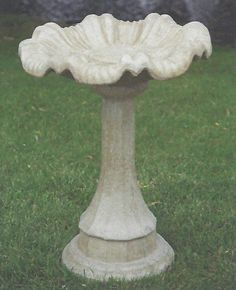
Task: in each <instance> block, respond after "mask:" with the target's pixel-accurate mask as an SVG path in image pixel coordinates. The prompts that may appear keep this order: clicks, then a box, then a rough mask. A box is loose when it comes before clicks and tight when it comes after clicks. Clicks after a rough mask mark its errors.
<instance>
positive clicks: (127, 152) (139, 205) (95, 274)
mask: <svg viewBox="0 0 236 290" xmlns="http://www.w3.org/2000/svg"><path fill="white" fill-rule="evenodd" d="M19 55H20V57H21V61H22V65H23V67H24V69H25V71H26V72H28V73H29V74H31V75H33V76H36V77H42V76H44V75H45V74H46V73H47V72H48V71H50V70H53V71H55V72H56V73H58V74H65V73H66V74H67V75H68V74H69V75H70V76H71V77H72V78H73V79H74V80H75V81H76V82H78V83H85V84H88V85H90V86H92V87H93V88H94V89H95V90H96V91H97V92H98V93H99V94H100V95H101V96H102V97H103V107H102V166H101V174H100V179H99V183H98V187H97V191H96V193H95V196H94V198H93V199H92V201H91V204H90V205H89V207H88V209H87V210H86V211H85V212H84V213H83V214H82V216H81V218H80V222H79V228H80V233H79V234H78V235H77V236H76V237H75V238H73V239H72V241H71V242H70V243H69V244H68V245H67V246H66V247H65V249H64V251H63V254H62V260H63V263H64V264H65V265H66V266H67V267H68V268H69V269H70V270H71V271H73V272H75V273H77V274H80V275H84V276H86V277H88V278H94V279H99V280H106V279H108V278H110V277H114V278H121V279H126V280H129V279H135V278H141V277H143V276H147V275H154V274H158V273H160V272H162V271H164V270H166V269H167V268H168V267H169V266H170V264H171V263H172V262H173V260H174V251H173V249H172V248H171V246H170V245H169V244H168V243H167V242H166V241H165V240H164V239H163V238H162V237H161V236H160V235H159V234H157V233H156V218H155V217H154V215H153V214H152V213H151V212H150V210H149V209H148V207H147V205H146V204H145V202H144V200H143V197H142V194H141V192H140V189H139V187H138V185H137V179H136V173H135V161H134V98H135V96H136V95H138V94H141V93H142V92H143V91H144V90H145V88H146V87H147V85H148V81H149V80H150V79H156V80H166V79H170V78H173V77H177V76H179V75H181V74H183V73H184V72H186V71H187V69H188V68H189V66H190V64H191V62H192V60H193V58H195V57H198V58H200V57H202V56H205V57H209V56H210V55H211V40H210V36H209V32H208V30H207V28H206V27H205V26H204V25H202V24H201V23H199V22H191V23H189V24H186V25H184V26H180V25H178V24H176V23H175V22H174V20H173V19H172V18H171V17H170V16H168V15H159V14H157V13H155V14H150V15H148V16H147V17H146V18H145V19H144V20H141V21H137V22H128V21H127V22H124V21H119V20H117V19H115V18H114V17H113V16H112V15H110V14H103V15H101V16H96V15H89V16H87V17H86V18H85V19H84V20H83V21H82V22H81V23H79V24H77V25H75V26H71V27H66V28H61V27H60V26H58V25H57V24H55V23H47V24H45V25H43V26H39V27H37V28H36V29H35V31H34V33H33V35H32V38H31V39H27V40H24V41H22V42H21V43H20V46H19Z"/></svg>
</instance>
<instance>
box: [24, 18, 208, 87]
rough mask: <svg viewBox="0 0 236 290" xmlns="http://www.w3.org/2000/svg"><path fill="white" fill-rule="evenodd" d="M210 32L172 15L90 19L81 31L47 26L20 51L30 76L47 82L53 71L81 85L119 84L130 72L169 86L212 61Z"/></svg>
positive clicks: (26, 41) (51, 24)
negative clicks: (195, 64) (197, 62)
mask: <svg viewBox="0 0 236 290" xmlns="http://www.w3.org/2000/svg"><path fill="white" fill-rule="evenodd" d="M211 52H212V46H211V39H210V35H209V32H208V29H207V28H206V27H205V26H204V25H203V24H201V23H199V22H190V23H188V24H186V25H184V26H181V25H178V24H176V22H175V21H174V20H173V19H172V18H171V17H170V16H169V15H166V14H163V15H159V14H158V13H152V14H149V15H148V16H147V17H146V18H145V19H144V20H140V21H133V22H129V21H121V20H117V19H116V18H114V17H113V16H112V15H111V14H103V15H101V16H97V15H88V16H87V17H85V18H84V20H83V21H82V22H81V23H79V24H76V25H75V26H71V27H65V28H61V27H60V26H59V25H57V24H55V23H47V24H45V25H42V26H39V27H37V28H36V29H35V31H34V33H33V35H32V38H31V39H27V40H24V41H22V42H21V43H20V45H19V55H20V58H21V61H22V65H23V67H24V69H25V71H26V72H28V73H29V74H31V75H34V76H37V77H42V76H44V75H45V74H46V73H47V72H48V71H49V70H53V71H55V72H56V73H58V74H61V73H64V72H66V71H69V72H70V73H71V75H72V76H73V78H74V79H75V80H76V81H77V82H80V83H87V84H93V85H101V84H114V83H116V82H117V81H118V80H119V79H120V78H121V77H122V75H123V74H124V73H125V72H127V71H128V72H130V73H131V74H132V75H133V76H137V75H139V74H140V73H141V72H142V71H144V70H145V71H147V72H148V74H149V75H150V77H151V78H153V79H157V80H165V79H170V78H173V77H177V76H179V75H181V74H183V73H184V72H185V71H186V70H187V69H188V67H189V66H190V64H191V62H192V60H193V58H194V57H198V58H200V57H202V56H205V57H206V58H208V57H209V56H210V55H211Z"/></svg>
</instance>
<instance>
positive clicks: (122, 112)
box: [79, 96, 156, 240]
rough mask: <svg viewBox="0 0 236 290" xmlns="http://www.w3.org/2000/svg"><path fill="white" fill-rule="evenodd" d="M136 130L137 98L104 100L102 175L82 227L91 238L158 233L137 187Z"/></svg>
mask: <svg viewBox="0 0 236 290" xmlns="http://www.w3.org/2000/svg"><path fill="white" fill-rule="evenodd" d="M134 127H135V120H134V97H133V96H129V97H114V96H113V97H111V98H109V97H104V98H103V108H102V167H101V174H100V179H99V183H98V188H97V191H96V194H95V196H94V198H93V200H92V202H91V204H90V206H89V207H88V209H87V210H86V211H85V213H84V214H83V215H82V216H81V221H80V224H79V227H80V229H81V230H82V231H83V232H85V233H86V234H88V235H91V236H96V237H100V238H103V239H108V240H130V239H135V238H139V237H143V236H145V235H148V234H150V233H151V232H152V231H154V230H155V227H156V219H155V217H154V216H153V214H152V213H151V212H150V211H149V209H148V208H147V206H146V204H145V203H144V201H143V197H142V195H141V192H140V190H139V188H138V186H137V179H136V172H135V160H134V142H135V141H134V131H135V130H134Z"/></svg>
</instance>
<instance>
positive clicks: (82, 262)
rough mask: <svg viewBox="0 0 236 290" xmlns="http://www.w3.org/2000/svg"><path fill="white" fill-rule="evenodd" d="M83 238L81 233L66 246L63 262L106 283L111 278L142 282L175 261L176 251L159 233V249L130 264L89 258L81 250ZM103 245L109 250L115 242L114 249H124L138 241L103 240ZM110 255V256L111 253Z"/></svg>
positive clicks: (71, 268)
mask: <svg viewBox="0 0 236 290" xmlns="http://www.w3.org/2000/svg"><path fill="white" fill-rule="evenodd" d="M82 235H83V234H82ZM80 236H81V234H79V235H77V236H76V237H75V238H74V239H72V241H71V242H70V243H69V244H68V245H67V246H66V247H65V249H64V251H63V254H62V261H63V263H64V264H65V265H66V267H67V268H68V269H69V270H71V271H72V272H74V273H76V274H79V275H82V276H85V277H87V278H91V279H96V280H102V281H104V280H108V279H109V278H111V277H112V278H115V279H125V280H132V279H139V278H142V277H144V276H145V277H146V276H150V275H156V274H159V273H161V272H163V271H165V270H166V269H167V268H168V267H169V266H170V265H171V263H172V262H173V260H174V251H173V249H172V248H171V246H170V245H169V244H168V243H167V242H166V241H165V240H164V239H163V238H162V237H161V236H160V235H159V234H155V240H156V243H155V248H154V249H153V251H152V252H151V253H150V254H149V255H147V256H146V257H143V258H139V259H135V260H132V261H127V262H115V261H112V262H104V261H102V260H98V259H94V258H91V257H88V256H86V255H85V253H84V252H83V251H81V247H80V244H81V241H80V239H81V237H80ZM99 240H100V239H99ZM103 242H106V243H107V246H108V248H109V243H111V246H110V248H112V249H114V248H115V249H121V248H124V246H125V247H126V248H129V243H133V242H134V241H132V240H131V241H120V242H117V241H115V243H116V244H115V245H114V244H113V243H114V241H104V240H101V243H103ZM117 243H118V244H119V245H118V244H117ZM124 244H125V245H124ZM131 248H132V247H131ZM95 251H96V250H95ZM108 256H110V253H109V255H108Z"/></svg>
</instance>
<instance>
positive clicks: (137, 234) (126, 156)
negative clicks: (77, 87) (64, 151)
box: [62, 80, 174, 280]
mask: <svg viewBox="0 0 236 290" xmlns="http://www.w3.org/2000/svg"><path fill="white" fill-rule="evenodd" d="M146 84H147V82H146V81H143V82H137V81H136V83H135V84H133V83H128V82H127V80H126V81H124V80H123V81H120V82H119V83H118V84H117V85H110V86H97V87H95V89H96V90H97V91H98V92H99V93H100V94H101V95H103V108H102V167H101V174H100V179H99V183H98V187H97V191H96V193H95V195H94V198H93V200H92V202H91V204H90V206H89V207H88V209H87V210H86V211H85V212H84V213H83V214H82V216H81V219H80V223H79V228H80V234H79V235H77V236H76V237H75V238H74V239H73V240H72V241H71V242H70V243H69V244H68V245H67V246H66V248H65V249H64V252H63V256H62V258H63V263H64V264H65V265H66V266H67V267H68V268H69V269H70V270H71V271H73V272H75V273H78V274H81V275H85V276H86V277H88V278H94V279H99V280H106V279H108V278H109V277H114V278H124V279H134V278H140V277H143V276H146V275H152V274H157V273H160V272H162V271H164V270H165V269H166V268H167V267H168V266H169V265H170V264H171V263H172V261H173V259H174V252H173V250H172V248H171V247H170V246H169V244H168V243H167V242H166V241H165V240H164V239H163V238H162V237H161V236H160V235H158V234H157V233H156V218H155V217H154V215H153V214H152V213H151V212H150V210H149V209H148V207H147V205H146V204H145V202H144V200H143V197H142V194H141V192H140V189H139V187H138V185H137V178H136V172H135V162H134V127H135V124H134V123H135V120H134V97H135V95H136V94H138V93H140V92H141V91H143V90H144V89H145V87H146Z"/></svg>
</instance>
